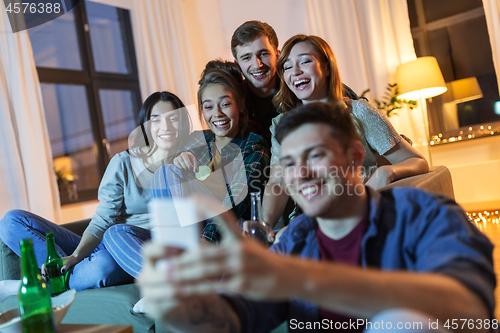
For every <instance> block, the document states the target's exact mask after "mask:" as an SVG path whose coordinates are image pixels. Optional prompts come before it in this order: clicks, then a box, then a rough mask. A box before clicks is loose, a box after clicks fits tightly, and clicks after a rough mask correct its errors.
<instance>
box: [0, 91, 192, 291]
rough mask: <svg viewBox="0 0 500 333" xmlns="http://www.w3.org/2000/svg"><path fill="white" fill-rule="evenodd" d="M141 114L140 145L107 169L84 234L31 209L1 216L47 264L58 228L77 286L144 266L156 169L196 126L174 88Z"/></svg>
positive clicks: (7, 235) (12, 235) (126, 276)
mask: <svg viewBox="0 0 500 333" xmlns="http://www.w3.org/2000/svg"><path fill="white" fill-rule="evenodd" d="M139 118H140V121H141V125H140V126H139V127H138V128H137V129H136V133H135V140H134V144H133V145H132V147H130V149H128V150H126V151H123V152H121V153H119V154H117V155H115V156H114V157H113V158H112V159H111V161H110V162H109V164H108V166H107V168H106V172H105V173H104V176H103V178H102V180H101V184H100V186H99V191H98V199H99V206H98V207H97V209H96V212H95V214H94V216H93V217H92V220H91V222H90V224H89V225H88V227H87V229H86V230H85V232H84V234H83V236H82V237H80V236H78V235H76V234H74V233H72V232H71V231H69V230H67V229H65V228H63V227H61V226H59V225H56V224H54V223H52V222H49V221H47V220H45V219H44V218H42V217H40V216H37V215H35V214H32V213H30V212H26V211H22V210H12V211H9V212H7V213H6V214H5V216H4V217H3V218H2V219H1V220H0V238H1V239H2V241H3V242H4V243H5V244H6V245H7V246H9V247H10V248H11V249H12V250H13V251H14V252H15V253H17V254H18V255H20V251H19V240H20V239H24V238H31V239H32V240H33V246H34V249H35V254H36V258H37V264H38V266H39V267H42V264H43V262H44V260H45V257H46V250H47V246H46V244H45V235H46V233H47V232H53V233H54V236H55V241H56V245H57V249H58V252H59V254H60V255H61V257H63V262H64V266H63V268H62V271H63V273H65V275H66V280H67V281H68V286H69V287H70V288H71V289H76V290H83V289H88V288H99V287H107V286H111V285H118V284H123V283H130V282H133V279H134V278H135V277H137V276H138V273H139V271H140V269H141V264H142V255H141V253H140V250H141V246H142V244H143V242H144V241H145V240H147V239H149V238H150V231H149V230H148V227H149V214H148V207H147V205H148V202H149V200H150V198H151V191H150V183H151V179H152V177H153V173H154V171H155V170H156V169H157V168H158V167H159V166H160V165H162V164H164V163H171V162H172V161H173V159H174V157H175V156H176V154H177V152H178V149H179V147H182V146H183V145H184V144H185V139H186V138H187V136H188V134H189V131H190V121H189V116H188V114H187V111H186V109H185V108H184V104H183V103H182V101H181V100H180V99H179V98H178V97H177V96H175V95H174V94H172V93H169V92H156V93H154V94H152V95H151V96H149V97H148V98H147V99H146V101H145V102H144V104H143V105H142V108H141V112H140V116H139ZM133 134H134V133H133Z"/></svg>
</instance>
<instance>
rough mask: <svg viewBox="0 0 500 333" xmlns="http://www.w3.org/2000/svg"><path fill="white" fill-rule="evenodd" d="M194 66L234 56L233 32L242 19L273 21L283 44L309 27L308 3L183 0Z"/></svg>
mask: <svg viewBox="0 0 500 333" xmlns="http://www.w3.org/2000/svg"><path fill="white" fill-rule="evenodd" d="M182 3H183V8H184V15H185V19H186V25H187V27H188V33H189V38H190V42H191V49H192V50H193V54H194V61H195V68H196V72H197V73H201V72H202V71H203V69H204V68H205V64H206V63H207V62H208V61H210V60H213V59H217V58H221V59H224V60H233V56H232V54H231V36H232V35H233V32H234V30H235V29H236V28H237V27H238V26H240V25H241V24H242V23H243V22H245V21H249V20H259V21H263V22H267V23H268V24H269V25H271V26H272V27H273V28H274V30H275V31H276V33H277V35H278V39H279V41H280V46H281V45H282V44H283V42H284V41H286V40H287V39H288V38H290V37H291V36H293V35H296V34H298V33H304V32H306V31H307V29H306V25H307V22H306V16H305V15H304V11H305V4H304V2H303V1H301V0H254V1H243V0H184V1H183V2H182Z"/></svg>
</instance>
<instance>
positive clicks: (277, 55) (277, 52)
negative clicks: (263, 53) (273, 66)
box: [276, 50, 281, 58]
mask: <svg viewBox="0 0 500 333" xmlns="http://www.w3.org/2000/svg"><path fill="white" fill-rule="evenodd" d="M280 54H281V50H276V58H278V57H279V56H280Z"/></svg>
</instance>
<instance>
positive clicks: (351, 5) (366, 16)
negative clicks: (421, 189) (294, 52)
mask: <svg viewBox="0 0 500 333" xmlns="http://www.w3.org/2000/svg"><path fill="white" fill-rule="evenodd" d="M307 15H308V29H309V31H308V33H309V34H313V35H318V36H320V37H322V38H324V39H325V40H326V41H327V42H328V43H329V44H330V46H331V48H332V50H333V52H334V54H335V57H336V59H337V64H338V67H339V70H340V74H341V77H342V81H343V82H344V83H346V84H347V85H349V86H350V87H351V88H352V89H353V90H354V91H355V92H356V93H358V94H361V92H363V91H364V90H366V89H370V93H369V94H368V95H367V97H368V99H369V100H370V101H371V102H372V104H375V103H374V99H378V100H382V99H383V95H384V94H385V92H386V87H387V84H388V83H394V81H395V78H396V68H397V66H398V65H400V64H402V63H405V62H408V61H412V60H415V59H416V55H415V50H414V47H413V39H412V36H411V29H410V19H409V17H408V8H407V4H406V0H379V1H373V0H355V1H353V0H335V1H322V0H307ZM398 113H399V115H398V116H392V117H391V118H390V120H391V122H392V124H393V125H394V127H395V128H396V129H397V130H398V131H399V132H400V133H403V134H405V135H407V136H408V137H410V138H411V139H412V140H413V142H414V146H415V148H417V149H418V150H419V151H420V152H421V153H422V154H424V156H425V157H427V158H429V156H428V149H427V147H426V145H427V134H426V133H427V132H426V129H425V125H424V124H425V123H424V118H423V113H422V110H421V108H420V106H419V107H418V108H416V109H413V110H409V109H402V110H399V112H398Z"/></svg>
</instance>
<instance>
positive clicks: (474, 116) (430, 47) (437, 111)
mask: <svg viewBox="0 0 500 333" xmlns="http://www.w3.org/2000/svg"><path fill="white" fill-rule="evenodd" d="M407 3H408V11H409V16H410V25H411V29H412V30H411V32H412V36H413V42H414V46H415V51H416V53H417V57H421V56H426V55H430V56H434V57H436V59H437V61H438V63H439V66H440V68H441V71H442V73H443V76H444V79H445V81H446V82H447V85H448V92H447V93H446V94H444V95H441V96H438V97H434V98H433V99H432V101H428V102H427V103H428V114H429V127H430V129H429V131H430V134H431V136H432V137H433V138H434V141H435V142H436V141H437V142H438V143H439V142H443V141H444V142H446V141H447V140H445V139H446V138H450V137H460V138H462V137H467V136H468V135H469V134H470V135H472V137H474V136H475V137H477V136H482V135H487V134H489V133H491V132H492V131H496V130H498V129H500V115H499V114H498V113H495V103H496V102H498V101H499V94H498V84H497V78H496V74H495V69H494V66H493V60H492V52H491V46H490V42H489V35H488V29H487V26H486V19H485V16H484V9H483V4H482V1H481V0H440V1H435V0H407ZM466 79H467V80H466ZM465 82H472V83H474V84H476V87H477V85H479V89H480V90H478V89H476V90H475V91H476V92H475V93H472V92H473V88H471V87H470V86H469V85H467V89H466V90H465V92H464V93H461V94H460V95H461V96H462V97H458V95H459V93H458V92H457V88H456V87H457V85H458V84H465ZM497 112H498V111H497Z"/></svg>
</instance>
